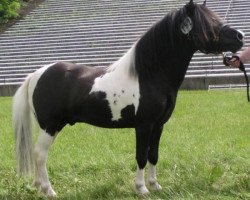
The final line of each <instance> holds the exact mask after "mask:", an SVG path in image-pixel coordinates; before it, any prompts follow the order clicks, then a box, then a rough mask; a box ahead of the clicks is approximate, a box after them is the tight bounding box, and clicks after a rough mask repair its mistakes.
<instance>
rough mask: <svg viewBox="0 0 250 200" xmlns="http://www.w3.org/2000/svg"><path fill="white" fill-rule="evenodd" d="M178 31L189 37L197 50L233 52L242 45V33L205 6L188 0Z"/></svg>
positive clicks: (215, 52) (204, 51) (214, 52)
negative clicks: (224, 22) (223, 21)
mask: <svg viewBox="0 0 250 200" xmlns="http://www.w3.org/2000/svg"><path fill="white" fill-rule="evenodd" d="M180 31H181V32H182V34H184V35H186V36H187V37H189V39H190V40H192V42H193V43H194V46H195V48H196V49H197V50H199V51H201V52H203V53H206V54H207V53H213V54H217V53H222V52H225V51H231V52H233V53H235V52H236V51H238V50H239V49H240V48H241V47H242V46H243V39H244V34H243V33H242V32H240V31H237V30H236V29H233V28H231V27H229V26H228V25H224V24H223V23H222V21H221V20H220V18H219V17H218V16H217V15H216V14H215V13H214V12H213V11H212V10H210V9H209V8H208V7H207V6H206V1H204V3H203V4H201V5H198V4H196V3H194V2H193V0H190V2H189V3H187V4H186V5H185V6H184V9H183V15H182V19H181V23H180Z"/></svg>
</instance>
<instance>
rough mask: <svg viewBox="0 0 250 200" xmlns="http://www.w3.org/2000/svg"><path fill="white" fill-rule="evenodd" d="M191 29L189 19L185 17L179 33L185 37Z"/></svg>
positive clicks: (191, 25) (191, 23) (191, 24)
mask: <svg viewBox="0 0 250 200" xmlns="http://www.w3.org/2000/svg"><path fill="white" fill-rule="evenodd" d="M192 28H193V21H192V19H191V18H190V17H186V18H185V19H184V20H183V22H182V23H181V25H180V29H181V32H182V33H183V34H184V35H187V34H189V32H190V31H191V30H192Z"/></svg>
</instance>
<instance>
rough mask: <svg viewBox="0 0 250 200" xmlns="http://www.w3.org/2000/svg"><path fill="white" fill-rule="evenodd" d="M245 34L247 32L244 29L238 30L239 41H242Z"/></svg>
mask: <svg viewBox="0 0 250 200" xmlns="http://www.w3.org/2000/svg"><path fill="white" fill-rule="evenodd" d="M244 35H245V34H244V33H243V32H242V31H238V33H237V39H238V40H239V41H242V40H243V39H244Z"/></svg>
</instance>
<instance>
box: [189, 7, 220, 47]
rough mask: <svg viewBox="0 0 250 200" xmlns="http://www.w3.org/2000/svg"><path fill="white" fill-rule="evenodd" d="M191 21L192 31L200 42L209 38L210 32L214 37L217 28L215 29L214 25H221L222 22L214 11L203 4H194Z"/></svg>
mask: <svg viewBox="0 0 250 200" xmlns="http://www.w3.org/2000/svg"><path fill="white" fill-rule="evenodd" d="M193 22H194V28H193V32H194V34H195V36H196V37H198V40H199V41H200V42H201V43H202V44H204V43H206V42H207V41H208V40H209V35H208V34H212V37H216V36H217V35H218V33H219V30H218V29H215V27H220V26H222V22H221V20H220V18H219V16H218V15H217V14H216V13H215V12H213V11H212V10H210V9H208V8H207V7H206V6H204V5H197V4H195V9H194V15H193Z"/></svg>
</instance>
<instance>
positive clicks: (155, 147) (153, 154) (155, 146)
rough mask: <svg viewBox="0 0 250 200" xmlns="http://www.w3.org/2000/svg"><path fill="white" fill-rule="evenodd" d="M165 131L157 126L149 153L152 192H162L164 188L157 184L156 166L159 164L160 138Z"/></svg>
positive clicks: (152, 136)
mask: <svg viewBox="0 0 250 200" xmlns="http://www.w3.org/2000/svg"><path fill="white" fill-rule="evenodd" d="M162 130H163V126H155V127H154V129H153V131H152V135H151V139H150V143H149V151H148V161H149V168H148V180H147V184H148V186H149V189H151V190H158V191H160V190H162V187H161V186H160V184H159V183H158V182H157V178H156V164H157V162H158V154H159V143H160V137H161V133H162Z"/></svg>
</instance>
